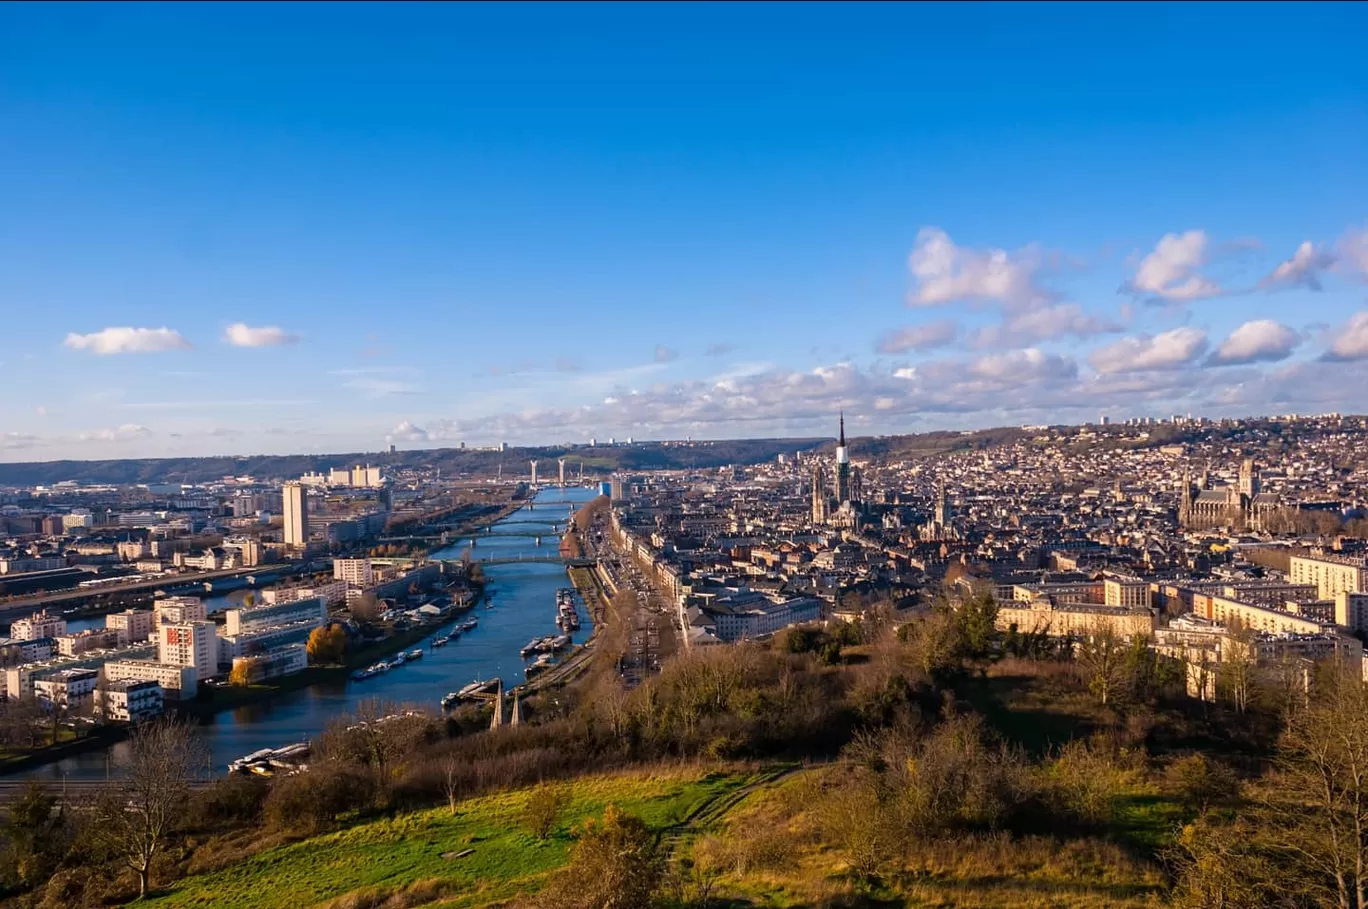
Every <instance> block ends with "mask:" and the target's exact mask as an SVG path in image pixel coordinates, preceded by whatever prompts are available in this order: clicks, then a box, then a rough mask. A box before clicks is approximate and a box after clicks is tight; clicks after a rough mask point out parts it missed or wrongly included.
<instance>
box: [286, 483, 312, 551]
mask: <svg viewBox="0 0 1368 909" xmlns="http://www.w3.org/2000/svg"><path fill="white" fill-rule="evenodd" d="M281 496H282V498H283V510H284V512H285V543H286V545H289V546H304V545H307V544H308V542H309V494H308V492H307V490H305V488H304V487H303V486H301V485H300V484H299V483H286V484H285V486H284V488H283V489H282V490H281Z"/></svg>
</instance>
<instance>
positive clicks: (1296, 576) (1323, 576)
mask: <svg viewBox="0 0 1368 909" xmlns="http://www.w3.org/2000/svg"><path fill="white" fill-rule="evenodd" d="M1288 576H1289V577H1290V578H1291V579H1292V583H1294V584H1315V585H1316V590H1317V592H1318V593H1319V595H1320V598H1321V599H1323V600H1333V599H1334V598H1335V595H1336V594H1338V593H1339V592H1340V591H1345V590H1347V591H1348V592H1350V593H1368V563H1366V562H1365V561H1364V560H1363V559H1356V558H1350V557H1348V556H1336V555H1321V556H1293V557H1292V564H1291V566H1290V568H1289V570H1288Z"/></svg>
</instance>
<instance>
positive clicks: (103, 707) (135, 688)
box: [96, 679, 165, 723]
mask: <svg viewBox="0 0 1368 909" xmlns="http://www.w3.org/2000/svg"><path fill="white" fill-rule="evenodd" d="M96 706H97V707H98V708H99V710H100V712H101V713H102V714H103V715H104V718H105V719H106V720H108V721H110V722H114V723H139V722H142V721H143V720H150V719H152V718H153V717H158V716H161V714H162V710H163V708H164V707H165V698H164V695H163V692H162V687H161V686H160V685H158V684H157V683H156V682H154V681H152V680H150V679H125V680H123V681H119V682H109V683H108V684H107V685H106V686H105V690H104V691H103V692H101V693H100V696H99V698H98V699H97V705H96Z"/></svg>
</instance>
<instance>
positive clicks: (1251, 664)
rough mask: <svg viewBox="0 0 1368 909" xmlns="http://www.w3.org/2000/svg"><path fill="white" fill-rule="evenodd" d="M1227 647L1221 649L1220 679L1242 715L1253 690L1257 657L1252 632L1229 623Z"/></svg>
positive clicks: (1241, 626)
mask: <svg viewBox="0 0 1368 909" xmlns="http://www.w3.org/2000/svg"><path fill="white" fill-rule="evenodd" d="M1227 644H1228V645H1229V646H1226V647H1223V648H1222V653H1221V677H1222V681H1223V682H1224V683H1225V689H1226V695H1227V696H1228V697H1229V698H1230V702H1231V703H1232V704H1234V705H1235V709H1236V710H1237V711H1238V712H1240V713H1244V712H1245V710H1247V709H1248V708H1249V701H1250V697H1251V695H1252V693H1253V690H1254V673H1255V668H1256V664H1257V656H1256V655H1255V653H1254V632H1253V631H1251V630H1250V629H1249V628H1247V627H1245V625H1244V623H1242V622H1239V621H1238V620H1237V621H1234V622H1232V623H1231V628H1230V639H1229V641H1227Z"/></svg>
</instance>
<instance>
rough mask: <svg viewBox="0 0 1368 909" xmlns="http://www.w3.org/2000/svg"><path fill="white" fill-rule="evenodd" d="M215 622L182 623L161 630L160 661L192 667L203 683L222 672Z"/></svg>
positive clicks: (158, 647)
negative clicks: (219, 662)
mask: <svg viewBox="0 0 1368 909" xmlns="http://www.w3.org/2000/svg"><path fill="white" fill-rule="evenodd" d="M215 631H216V629H215V626H214V623H213V622H179V623H177V624H174V625H163V626H161V628H159V629H158V630H157V660H158V661H159V662H162V663H166V664H168V665H171V666H189V667H191V668H193V669H194V670H195V680H196V681H197V682H203V681H204V680H205V679H208V678H212V677H213V676H214V675H215V674H216V673H217V672H218V635H217V634H215Z"/></svg>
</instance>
